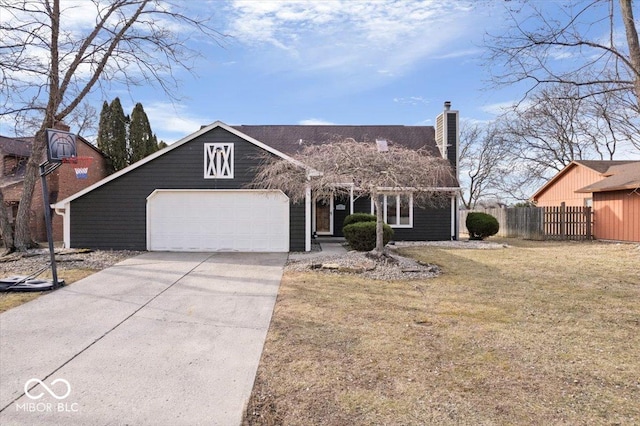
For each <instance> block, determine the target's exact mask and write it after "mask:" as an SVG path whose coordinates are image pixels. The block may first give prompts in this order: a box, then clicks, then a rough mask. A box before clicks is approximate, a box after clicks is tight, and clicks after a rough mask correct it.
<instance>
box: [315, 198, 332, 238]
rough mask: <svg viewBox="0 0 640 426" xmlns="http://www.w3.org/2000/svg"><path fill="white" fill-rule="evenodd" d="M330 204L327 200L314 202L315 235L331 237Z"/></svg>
mask: <svg viewBox="0 0 640 426" xmlns="http://www.w3.org/2000/svg"><path fill="white" fill-rule="evenodd" d="M331 204H332V203H331V202H329V201H328V200H317V201H316V233H318V234H325V235H327V234H329V235H331V233H332V232H331V231H332V229H331V228H332V227H331Z"/></svg>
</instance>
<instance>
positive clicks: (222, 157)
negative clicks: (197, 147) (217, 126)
mask: <svg viewBox="0 0 640 426" xmlns="http://www.w3.org/2000/svg"><path fill="white" fill-rule="evenodd" d="M204 178H205V179H233V144H232V143H205V144H204Z"/></svg>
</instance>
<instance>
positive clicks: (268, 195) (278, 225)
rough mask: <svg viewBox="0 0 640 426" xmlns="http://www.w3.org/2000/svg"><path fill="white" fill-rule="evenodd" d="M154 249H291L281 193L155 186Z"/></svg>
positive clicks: (150, 222)
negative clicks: (171, 188) (162, 187)
mask: <svg viewBox="0 0 640 426" xmlns="http://www.w3.org/2000/svg"><path fill="white" fill-rule="evenodd" d="M147 249H148V250H150V251H261V252H269V251H279V252H286V251H289V198H288V197H287V196H286V195H285V194H283V193H282V192H281V191H261V190H238V191H235V190H163V189H160V190H156V191H154V192H153V193H152V194H151V195H150V196H149V197H148V198H147Z"/></svg>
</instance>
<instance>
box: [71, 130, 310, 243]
mask: <svg viewBox="0 0 640 426" xmlns="http://www.w3.org/2000/svg"><path fill="white" fill-rule="evenodd" d="M220 142H224V143H234V179H205V178H204V170H203V168H204V144H205V143H220ZM264 153H265V151H263V150H262V149H260V148H258V147H256V146H255V145H253V144H251V143H249V142H247V141H245V140H244V139H242V138H239V137H237V136H235V135H234V134H232V133H229V132H227V131H226V130H224V129H222V128H219V127H218V128H215V129H213V130H211V131H210V132H207V133H205V134H203V135H201V136H199V137H197V138H195V139H193V140H191V141H189V142H187V143H185V144H183V145H182V146H180V147H178V148H175V149H173V150H171V151H169V152H167V153H166V154H165V155H161V156H160V157H158V158H156V159H154V160H152V161H150V162H148V163H146V164H144V165H142V166H140V167H138V168H136V169H133V170H131V171H130V172H128V173H126V174H124V175H122V176H120V177H118V178H117V179H114V180H112V181H111V182H108V183H106V184H104V185H102V186H101V187H99V188H97V189H95V190H93V191H91V192H89V193H87V194H85V195H84V196H82V197H80V198H78V199H76V200H74V201H72V202H71V246H72V247H89V248H94V249H132V250H146V247H147V241H146V203H147V197H148V196H149V194H151V193H152V192H153V191H154V190H155V189H243V188H245V187H246V185H247V184H249V183H250V182H251V181H252V180H253V177H254V174H255V169H256V167H257V166H258V165H259V163H260V161H261V160H260V158H261V156H262V155H264ZM256 214H257V215H258V214H260V212H256ZM300 247H302V250H304V204H302V205H291V206H290V249H291V250H298V249H300Z"/></svg>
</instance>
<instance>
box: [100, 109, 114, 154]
mask: <svg viewBox="0 0 640 426" xmlns="http://www.w3.org/2000/svg"><path fill="white" fill-rule="evenodd" d="M109 117H110V109H109V103H108V102H107V101H104V102H103V103H102V110H101V111H100V122H99V123H98V149H100V150H101V151H102V152H104V153H105V154H106V155H109V156H110V155H111V153H110V152H109V149H110V147H111V144H110V141H111V129H110V118H109Z"/></svg>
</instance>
